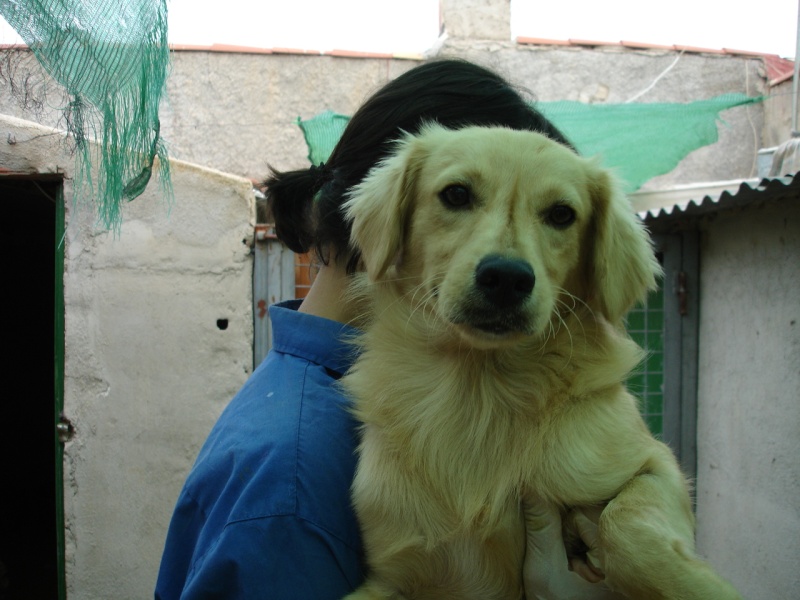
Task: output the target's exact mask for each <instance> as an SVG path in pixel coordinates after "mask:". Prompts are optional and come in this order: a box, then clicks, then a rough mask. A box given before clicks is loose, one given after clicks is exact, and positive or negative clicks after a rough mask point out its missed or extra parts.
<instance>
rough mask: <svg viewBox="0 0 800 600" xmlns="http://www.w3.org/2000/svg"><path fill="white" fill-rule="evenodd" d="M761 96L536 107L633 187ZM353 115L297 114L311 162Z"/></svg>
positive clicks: (712, 136) (704, 141) (710, 138)
mask: <svg viewBox="0 0 800 600" xmlns="http://www.w3.org/2000/svg"><path fill="white" fill-rule="evenodd" d="M762 100H763V98H761V97H757V98H751V97H749V96H745V95H744V94H725V95H722V96H717V97H715V98H711V99H709V100H698V101H696V102H690V103H685V104H682V103H642V104H636V103H630V104H583V103H581V102H569V101H560V102H538V103H537V104H536V108H537V109H539V110H540V111H541V112H542V114H544V115H545V116H546V117H547V118H548V119H550V120H551V121H552V122H553V123H554V124H555V125H556V126H557V127H558V128H559V129H560V130H561V131H563V132H564V134H565V135H566V136H567V138H569V139H570V141H572V143H573V144H574V145H575V147H576V148H577V149H578V151H579V152H580V153H581V154H583V155H586V156H594V155H600V156H601V157H602V159H603V163H604V165H605V166H607V167H609V168H612V169H614V170H615V171H616V172H617V173H618V175H619V176H620V177H621V178H622V179H623V180H624V181H626V182H627V183H628V185H629V186H630V190H631V191H633V190H636V189H638V188H639V187H640V186H641V185H642V184H643V183H645V182H646V181H647V180H648V179H651V178H652V177H655V176H657V175H663V174H664V173H668V172H669V171H671V170H672V169H674V168H675V166H676V165H677V164H678V163H679V162H680V161H681V160H682V159H683V158H684V157H686V156H687V155H688V154H689V153H690V152H692V151H693V150H696V149H697V148H701V147H702V146H707V145H709V144H713V143H714V142H716V141H717V139H718V137H719V135H718V132H717V123H718V122H719V121H720V120H721V119H720V116H719V115H720V113H721V112H722V111H724V110H727V109H729V108H733V107H735V106H742V105H745V104H752V103H756V102H760V101H762ZM348 119H349V117H346V116H344V115H340V114H336V113H333V112H331V111H326V112H324V113H321V114H319V115H316V116H315V117H312V118H310V119H307V120H301V119H298V120H297V122H298V124H299V125H300V128H301V129H302V131H303V135H304V137H305V140H306V145H307V146H308V149H309V152H308V158H309V160H310V161H311V163H312V164H319V163H320V162H324V161H326V160H327V159H328V156H329V155H330V152H331V150H333V147H334V146H335V144H336V141H337V140H338V139H339V136H340V135H341V133H342V131H344V127H345V125H346V124H347V121H348Z"/></svg>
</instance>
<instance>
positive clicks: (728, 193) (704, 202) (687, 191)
mask: <svg viewBox="0 0 800 600" xmlns="http://www.w3.org/2000/svg"><path fill="white" fill-rule="evenodd" d="M765 200H771V201H792V200H794V201H798V200H800V173H795V174H794V175H786V176H784V177H771V178H764V179H745V180H734V181H722V182H715V183H708V184H698V185H688V186H676V187H675V188H671V189H669V190H659V191H640V192H635V193H633V194H631V201H632V203H633V206H634V209H635V210H636V211H637V212H638V213H639V216H640V217H642V218H643V219H644V220H646V221H653V220H658V221H663V220H669V219H672V218H679V217H694V216H698V215H704V214H708V213H713V212H719V211H721V210H728V209H731V208H736V207H741V206H746V205H749V204H752V203H755V202H762V201H765Z"/></svg>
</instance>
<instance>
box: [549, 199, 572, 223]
mask: <svg viewBox="0 0 800 600" xmlns="http://www.w3.org/2000/svg"><path fill="white" fill-rule="evenodd" d="M575 216H576V215H575V211H574V210H572V208H570V207H569V206H567V205H566V204H556V205H555V206H553V207H552V208H551V209H550V211H549V212H548V213H547V222H548V223H550V225H552V226H553V227H557V228H559V229H563V228H565V227H569V226H570V225H572V224H573V223H574V222H575Z"/></svg>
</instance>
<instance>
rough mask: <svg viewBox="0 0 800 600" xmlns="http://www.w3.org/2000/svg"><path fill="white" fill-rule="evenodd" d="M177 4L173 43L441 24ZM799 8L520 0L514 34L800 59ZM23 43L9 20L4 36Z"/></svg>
mask: <svg viewBox="0 0 800 600" xmlns="http://www.w3.org/2000/svg"><path fill="white" fill-rule="evenodd" d="M168 7H169V14H170V41H171V42H172V43H183V44H204V45H205V44H212V43H223V44H237V45H243V46H256V47H262V48H272V47H289V48H301V49H308V50H331V49H334V48H336V49H346V50H363V51H373V52H394V53H398V52H401V53H402V52H412V53H421V52H423V51H425V50H426V49H427V48H428V47H430V46H431V44H432V43H433V42H434V41H435V40H436V37H437V35H438V27H439V2H438V0H258V1H256V0H224V1H223V2H220V1H217V0H215V1H214V2H211V1H209V0H168ZM659 7H661V8H659ZM797 8H798V0H758V1H757V2H739V1H737V0H661V1H659V2H656V1H654V0H556V1H553V0H511V11H512V22H511V28H512V31H511V33H512V36H513V37H517V36H528V37H540V38H552V39H557V40H563V39H569V38H576V39H590V40H598V41H608V42H618V41H620V40H625V41H635V42H646V43H652V44H666V45H671V44H685V45H694V46H701V47H706V48H731V49H736V50H748V51H754V52H764V53H769V54H778V55H780V56H784V57H793V56H794V55H795V52H796V43H797ZM4 25H5V24H4ZM15 41H17V39H16V36H15V35H14V32H13V30H11V29H10V28H9V27H8V26H7V25H5V28H3V27H0V43H13V42H15Z"/></svg>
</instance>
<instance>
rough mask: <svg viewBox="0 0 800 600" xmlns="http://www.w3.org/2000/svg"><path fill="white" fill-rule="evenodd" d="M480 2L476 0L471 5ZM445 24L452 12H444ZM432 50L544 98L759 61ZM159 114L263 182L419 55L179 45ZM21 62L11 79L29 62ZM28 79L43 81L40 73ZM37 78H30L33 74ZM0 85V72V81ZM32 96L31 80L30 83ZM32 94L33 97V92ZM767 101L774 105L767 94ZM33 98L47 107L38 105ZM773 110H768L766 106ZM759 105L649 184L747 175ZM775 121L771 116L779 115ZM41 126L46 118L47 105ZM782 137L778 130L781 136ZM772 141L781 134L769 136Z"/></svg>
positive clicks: (685, 78) (185, 143) (456, 44)
mask: <svg viewBox="0 0 800 600" xmlns="http://www.w3.org/2000/svg"><path fill="white" fill-rule="evenodd" d="M481 5H482V0H481V1H476V8H475V10H478V9H479V8H480V6H481ZM451 20H452V17H451ZM435 53H438V56H460V57H464V58H468V59H470V60H473V61H475V62H478V63H480V64H484V65H486V66H488V67H491V68H494V69H497V70H498V71H499V72H501V73H502V74H504V75H505V76H506V77H507V78H509V79H510V80H511V81H513V82H515V83H518V84H520V85H522V86H524V87H526V88H527V89H528V90H530V91H531V92H532V93H533V94H534V95H535V97H536V98H538V99H539V100H543V101H553V100H562V99H567V100H582V101H584V102H612V103H618V102H625V101H626V100H629V99H631V98H633V97H634V96H636V95H637V94H639V92H641V91H642V90H644V89H646V88H647V87H648V86H650V85H651V83H653V81H655V80H656V78H658V77H659V76H660V75H662V73H664V72H665V71H667V70H668V69H669V71H668V72H667V73H666V74H665V75H664V76H663V77H662V78H661V79H660V80H659V81H658V83H657V84H656V85H655V86H654V87H653V88H652V89H651V90H650V91H648V92H647V93H646V94H645V95H643V96H641V97H640V98H638V100H637V101H641V102H690V101H692V100H698V99H703V98H710V97H712V96H716V95H719V94H725V93H737V92H739V93H746V94H748V95H752V96H757V95H761V94H764V93H765V91H766V90H765V88H764V86H765V79H764V76H765V72H764V66H763V63H762V62H761V61H760V60H758V59H756V58H743V57H738V56H720V55H711V54H703V55H700V54H683V55H681V56H680V58H679V60H678V62H677V64H675V65H674V66H672V68H671V69H670V66H671V65H672V63H673V62H674V61H675V59H676V58H677V57H678V55H677V54H676V53H675V52H672V51H656V50H641V51H635V50H631V49H621V48H596V49H589V48H578V47H558V46H528V45H518V44H515V43H512V42H503V41H491V40H490V41H480V40H478V41H476V40H465V39H459V38H453V39H448V40H446V41H445V42H444V44H443V45H442V46H440V47H438V48H437V50H436V52H435ZM172 60H173V64H172V70H171V74H170V77H169V78H168V80H167V95H166V99H165V101H164V104H163V106H162V110H161V120H162V134H163V135H164V137H165V139H166V141H167V145H168V148H169V151H170V154H171V156H173V157H175V158H179V159H182V160H187V161H190V162H194V163H197V164H200V165H204V166H208V167H211V168H215V169H219V170H221V171H224V172H229V173H233V174H236V175H240V176H242V177H247V178H253V179H261V178H263V177H264V176H265V175H266V173H267V168H268V165H273V166H276V167H278V168H280V169H289V168H299V167H303V166H307V164H308V160H307V154H308V152H307V148H306V146H305V142H304V140H303V136H302V133H301V132H300V129H299V128H298V127H297V125H296V124H295V120H296V118H297V117H302V118H309V117H312V116H314V115H316V114H318V113H320V112H322V111H324V110H326V109H330V110H333V111H335V112H339V113H343V114H352V113H353V112H354V111H355V110H356V109H357V108H358V106H359V105H360V104H361V103H362V102H363V101H364V100H365V99H366V98H367V97H368V96H369V95H370V94H371V93H372V92H373V91H374V90H376V89H377V88H378V87H380V86H381V85H382V84H384V83H385V82H387V81H389V80H390V79H392V78H394V77H396V76H397V75H399V74H400V73H402V72H404V71H406V70H408V69H410V68H412V67H414V66H415V65H416V64H418V63H419V62H420V61H419V60H403V59H388V58H342V57H332V56H319V55H310V54H309V55H298V54H242V53H230V52H193V51H177V52H173V54H172ZM23 67H24V65H22V66H20V67H19V69H18V71H19V76H20V77H21V76H22V74H23V73H24V71H25V68H33V70H34V71H35V70H36V69H35V67H31V66H30V65H27V67H25V68H23ZM37 77H38V78H39V79H41V74H38V75H37ZM35 80H36V81H38V79H35ZM5 87H7V83H6V82H5V80H0V89H5ZM34 91H36V92H41V87H40V86H37V87H36V88H35V90H34ZM32 97H33V98H34V100H41V99H42V98H43V94H42V93H38V95H37V94H33V95H32ZM768 102H773V101H772V100H769V101H768ZM43 106H45V107H46V106H48V103H47V102H45V103H44V104H43ZM0 112H6V113H8V114H13V115H19V116H23V117H24V118H30V119H35V113H30V112H29V113H27V116H26V113H25V112H24V111H22V110H21V109H20V107H19V106H18V104H17V101H16V100H15V99H14V98H13V97H12V95H11V94H5V93H0ZM773 112H774V111H773ZM764 114H765V105H764V104H756V105H751V106H747V107H739V108H735V109H732V110H729V111H727V112H725V113H724V114H723V115H722V116H723V119H724V121H725V124H720V127H719V133H720V141H719V142H718V143H717V144H714V145H713V146H709V147H706V148H701V149H699V150H696V151H695V152H694V153H692V154H691V155H690V156H689V157H687V158H686V159H684V161H683V162H682V163H681V164H680V165H679V166H678V167H677V168H676V169H675V170H674V171H672V172H671V173H669V174H667V175H663V176H661V177H657V178H655V179H653V180H651V181H650V182H649V183H648V184H647V185H646V187H647V188H651V189H652V188H663V187H668V186H670V185H673V184H676V183H681V184H684V183H692V182H702V181H716V180H727V179H736V178H747V177H750V176H753V175H754V174H755V168H756V152H757V150H758V148H760V147H762V146H763V145H764V141H763V140H762V130H764ZM777 118H780V117H777ZM42 119H49V120H43V121H42V122H45V123H48V124H54V123H55V122H56V120H57V119H56V118H55V117H54V115H53V113H52V112H45V113H43V114H42ZM784 135H785V136H786V137H787V138H788V131H787V132H785V134H784ZM775 136H778V137H780V136H781V134H780V132H777V133H772V134H770V137H769V139H770V140H772V139H773V138H774V137H775Z"/></svg>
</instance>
